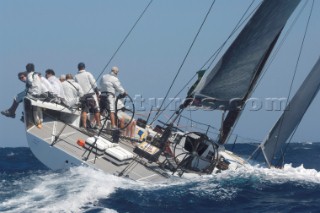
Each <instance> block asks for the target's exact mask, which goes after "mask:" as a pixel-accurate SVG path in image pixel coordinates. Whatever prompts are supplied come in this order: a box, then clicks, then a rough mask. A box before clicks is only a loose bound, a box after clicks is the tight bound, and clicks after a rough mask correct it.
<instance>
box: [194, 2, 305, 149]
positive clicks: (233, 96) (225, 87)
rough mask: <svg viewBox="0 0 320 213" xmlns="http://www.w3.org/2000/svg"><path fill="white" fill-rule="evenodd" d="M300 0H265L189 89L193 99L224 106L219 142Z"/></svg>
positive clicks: (237, 112) (236, 115)
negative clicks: (227, 46)
mask: <svg viewBox="0 0 320 213" xmlns="http://www.w3.org/2000/svg"><path fill="white" fill-rule="evenodd" d="M299 3H300V0H265V1H263V2H262V4H261V5H260V7H259V8H258V10H257V11H256V12H255V14H254V15H253V16H252V17H251V19H250V20H249V22H248V23H247V25H246V26H245V27H244V29H243V30H242V31H241V32H240V34H239V35H238V37H237V38H236V39H235V41H234V42H233V43H232V44H231V46H230V47H229V48H228V50H227V51H226V53H225V54H224V55H223V56H222V58H221V59H220V60H219V62H218V63H217V64H216V66H215V67H214V68H213V69H212V71H211V72H210V73H208V74H207V75H206V76H204V77H203V78H202V80H201V81H200V83H199V84H198V86H197V87H196V88H195V90H194V92H193V97H194V98H195V103H199V102H200V103H201V105H202V106H205V107H210V108H212V109H217V108H219V109H223V110H228V111H229V113H228V115H227V117H226V118H225V121H224V123H223V127H222V132H221V135H220V139H219V143H222V144H223V143H225V141H226V139H227V137H228V135H229V133H230V131H231V128H232V127H233V126H234V124H235V122H236V120H237V118H238V117H239V115H240V113H241V111H240V110H241V109H242V108H243V105H244V103H245V101H246V100H247V99H248V98H249V96H250V95H251V93H252V90H253V88H254V86H255V84H256V82H257V80H258V78H259V76H260V74H261V72H262V69H263V67H264V64H265V63H266V61H267V59H268V57H269V55H270V53H271V52H272V49H273V47H274V45H275V44H276V42H277V40H278V38H279V35H280V33H281V31H282V29H283V28H284V26H285V24H286V22H287V20H288V19H289V17H290V15H291V14H292V12H293V11H294V10H295V8H296V7H297V6H298V4H299Z"/></svg>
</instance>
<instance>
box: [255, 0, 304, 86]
mask: <svg viewBox="0 0 320 213" xmlns="http://www.w3.org/2000/svg"><path fill="white" fill-rule="evenodd" d="M307 3H308V1H305V3H304V5H303V6H302V8H301V10H300V11H299V13H298V15H297V16H296V17H295V19H294V20H293V21H292V23H291V25H290V27H289V29H288V30H287V32H286V33H285V35H284V36H283V38H282V39H281V41H280V42H279V45H278V46H277V48H276V49H275V51H274V53H273V54H272V56H270V59H269V61H268V63H267V64H266V66H265V69H264V71H263V73H262V74H261V77H260V78H259V80H258V81H257V84H256V85H255V87H254V89H253V91H255V89H256V88H257V86H258V85H259V84H260V82H261V80H262V79H263V77H264V75H265V73H266V71H267V70H268V69H269V68H270V66H271V64H272V62H273V61H274V59H275V58H276V56H277V55H278V53H279V51H280V49H281V47H282V46H283V44H284V42H285V41H286V39H287V37H288V36H289V34H290V32H291V30H292V29H293V27H294V26H295V24H296V22H297V21H298V19H299V18H300V16H301V14H302V12H303V11H304V9H305V7H306V6H307Z"/></svg>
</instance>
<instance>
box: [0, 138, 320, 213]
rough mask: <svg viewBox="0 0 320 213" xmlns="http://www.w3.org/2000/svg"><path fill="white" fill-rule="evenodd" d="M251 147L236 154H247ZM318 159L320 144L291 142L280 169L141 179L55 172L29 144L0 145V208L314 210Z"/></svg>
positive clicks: (318, 203)
mask: <svg viewBox="0 0 320 213" xmlns="http://www.w3.org/2000/svg"><path fill="white" fill-rule="evenodd" d="M256 146H257V145H256V144H238V145H236V146H235V148H234V152H236V153H240V154H241V155H243V156H248V155H249V154H250V153H251V152H252V151H253V150H254V149H255V148H256ZM229 148H230V147H229ZM319 162H320V143H294V144H291V146H289V148H288V152H287V154H286V164H285V167H284V169H281V170H280V169H266V168H264V167H262V166H261V165H259V163H258V164H257V165H254V166H252V167H250V168H243V169H240V170H238V171H225V172H222V173H219V174H216V175H205V176H199V177H193V178H191V179H188V180H187V179H175V180H168V181H166V182H163V183H145V182H134V181H131V180H127V179H124V178H119V177H115V176H113V175H109V174H105V173H103V172H100V171H96V170H93V169H90V168H84V167H75V168H71V169H69V170H67V171H60V172H53V171H51V170H48V169H47V168H46V167H45V166H43V165H42V164H41V163H40V162H39V161H38V160H37V159H36V158H35V157H34V156H33V154H32V152H31V151H30V149H28V148H22V147H21V148H0V212H19V213H20V212H88V213H89V212H90V213H91V212H139V213H140V212H146V213H147V212H148V213H149V212H152V213H157V212H184V213H186V212H201V213H203V212H237V213H239V212H246V213H247V212H319V211H320V172H319V171H320V163H319Z"/></svg>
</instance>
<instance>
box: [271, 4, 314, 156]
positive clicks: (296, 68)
mask: <svg viewBox="0 0 320 213" xmlns="http://www.w3.org/2000/svg"><path fill="white" fill-rule="evenodd" d="M313 8H314V0H313V1H312V5H311V9H310V14H309V17H308V21H307V24H306V28H305V32H304V35H303V39H302V42H301V45H300V51H299V55H298V59H297V63H296V65H295V70H294V75H293V78H292V81H291V84H290V90H289V94H288V97H287V104H288V100H289V98H290V96H291V92H292V87H293V82H294V78H295V76H296V74H297V70H298V66H299V64H300V58H301V53H302V50H303V45H304V42H305V39H306V36H307V33H308V29H309V24H310V20H311V16H312V12H313ZM287 104H286V105H287ZM283 120H284V117H283V119H281V123H280V128H279V133H280V132H281V129H282V124H283ZM299 123H300V122H299ZM298 125H299V124H298ZM298 125H297V127H298ZM297 127H296V128H297ZM295 132H296V130H295V131H294V132H293V134H292V137H293V135H294V133H295ZM292 137H291V138H290V140H289V142H288V143H287V144H286V146H285V149H284V152H283V153H285V152H286V149H287V147H288V144H289V143H291V139H292ZM276 143H278V139H277V142H276ZM274 154H275V153H273V156H272V157H274ZM282 156H283V157H284V154H283V155H282Z"/></svg>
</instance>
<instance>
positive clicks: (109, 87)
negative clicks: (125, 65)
mask: <svg viewBox="0 0 320 213" xmlns="http://www.w3.org/2000/svg"><path fill="white" fill-rule="evenodd" d="M118 73H119V68H118V67H112V68H111V72H110V73H109V74H106V75H104V76H102V78H101V80H100V90H101V96H100V107H101V111H104V110H107V109H108V110H109V111H110V119H111V125H112V128H116V125H115V115H114V112H115V96H116V95H117V94H120V95H122V96H123V97H124V96H126V95H127V93H126V91H125V90H124V88H123V87H122V86H121V83H120V81H119V78H118Z"/></svg>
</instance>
